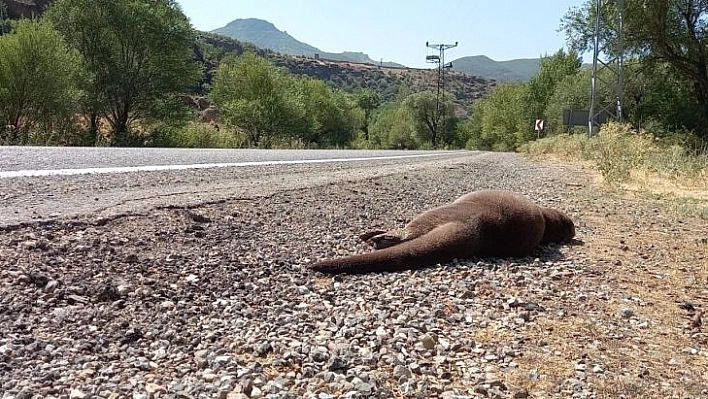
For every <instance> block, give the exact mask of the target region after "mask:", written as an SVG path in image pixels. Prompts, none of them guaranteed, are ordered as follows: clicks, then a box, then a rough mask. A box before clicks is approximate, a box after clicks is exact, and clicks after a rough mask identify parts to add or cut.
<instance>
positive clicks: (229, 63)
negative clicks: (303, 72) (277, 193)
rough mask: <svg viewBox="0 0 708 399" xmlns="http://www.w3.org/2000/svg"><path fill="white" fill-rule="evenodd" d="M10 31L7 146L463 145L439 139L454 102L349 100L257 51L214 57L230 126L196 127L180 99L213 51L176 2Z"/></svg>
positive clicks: (83, 7) (75, 3)
mask: <svg viewBox="0 0 708 399" xmlns="http://www.w3.org/2000/svg"><path fill="white" fill-rule="evenodd" d="M1 5H2V4H1V2H0V6H1ZM3 22H4V23H3V25H2V26H3V27H7V29H6V30H4V31H3V33H4V34H2V35H0V54H2V57H0V144H2V143H5V144H60V143H64V144H83V145H98V144H100V145H117V146H128V145H129V146H135V145H150V144H152V145H185V144H186V145H242V146H254V147H271V146H293V145H296V146H304V147H310V148H314V147H351V146H358V147H378V148H419V147H435V146H439V145H445V146H450V145H453V140H451V136H452V135H451V134H450V132H454V121H452V120H450V121H449V122H450V123H448V124H445V126H446V127H447V131H444V132H440V133H439V132H438V130H439V129H437V128H436V127H435V126H433V125H431V123H430V121H432V120H438V119H440V117H441V116H442V117H443V118H444V119H445V120H448V119H451V117H452V102H451V100H450V99H449V98H447V99H445V101H444V102H443V104H442V106H440V107H438V106H437V105H436V101H435V98H434V96H433V95H431V93H429V92H423V93H407V92H406V91H405V90H402V93H405V94H401V95H400V96H399V99H398V100H397V101H396V102H394V103H391V104H382V101H381V98H380V96H379V95H378V94H377V93H376V92H375V91H373V90H370V89H364V90H358V91H356V92H354V93H347V92H345V91H343V90H340V89H336V88H334V87H332V86H330V85H329V84H327V83H325V82H324V81H321V80H317V79H312V78H305V77H297V76H295V75H292V74H291V73H289V72H287V71H286V70H284V69H280V68H277V67H275V66H274V65H273V64H272V63H271V62H270V61H268V60H267V59H265V58H263V57H261V56H259V55H257V54H256V53H254V52H246V53H244V54H241V55H240V56H235V55H226V56H224V55H223V54H215V57H216V58H218V59H219V60H220V65H219V67H218V69H217V71H216V73H215V76H214V79H213V81H212V83H211V86H210V87H208V96H209V99H210V100H211V102H212V104H214V105H215V106H216V107H217V108H218V110H219V114H220V119H221V120H220V121H219V123H218V125H215V126H213V125H205V126H201V127H199V128H197V129H195V128H194V123H193V122H191V121H194V120H195V119H196V114H195V113H196V111H190V109H189V108H187V107H186V106H185V104H184V103H183V102H182V101H180V95H182V94H185V93H189V92H190V90H193V89H194V88H195V87H197V85H198V82H200V81H201V80H203V79H202V77H203V74H204V73H206V72H207V71H205V70H204V69H203V68H202V67H200V64H199V63H197V62H196V61H195V54H196V53H199V54H201V53H203V52H204V51H212V50H214V49H210V47H209V46H199V45H198V44H196V43H197V42H196V35H195V31H194V30H193V29H192V27H191V26H190V24H189V21H188V19H187V18H186V16H185V15H184V14H183V13H182V12H181V10H180V8H179V6H178V5H177V3H176V2H175V1H173V0H160V1H154V0H58V1H56V2H54V4H53V5H52V6H51V7H50V8H49V9H48V10H47V11H46V12H45V13H44V15H43V16H42V17H41V18H38V19H32V20H22V21H7V23H5V21H3ZM217 50H218V49H217ZM201 55H202V56H203V55H204V54H201ZM200 89H201V88H200ZM441 112H442V113H443V114H441V115H438V114H440V113H441ZM387 125H392V126H395V127H394V128H393V129H388V128H386V127H385V126H387ZM185 135H187V136H189V135H199V136H205V137H186V138H185V137H184V136H185ZM218 135H220V136H222V137H223V136H225V135H230V136H233V137H232V138H229V139H223V140H220V141H218V142H217V141H216V140H214V139H213V137H212V136H218ZM206 136H209V137H206Z"/></svg>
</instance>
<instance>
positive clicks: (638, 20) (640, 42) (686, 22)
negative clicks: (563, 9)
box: [562, 0, 708, 134]
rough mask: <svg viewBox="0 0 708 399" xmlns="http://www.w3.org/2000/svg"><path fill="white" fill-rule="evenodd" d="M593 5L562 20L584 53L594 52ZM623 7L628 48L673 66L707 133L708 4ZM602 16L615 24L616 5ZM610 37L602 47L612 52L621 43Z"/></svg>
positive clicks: (649, 0) (678, 0)
mask: <svg viewBox="0 0 708 399" xmlns="http://www.w3.org/2000/svg"><path fill="white" fill-rule="evenodd" d="M594 3H595V2H594V1H587V2H586V3H585V4H584V5H583V6H582V7H580V8H575V9H572V10H571V11H569V12H568V13H567V14H566V16H565V17H564V18H563V22H562V29H563V30H565V32H566V35H567V37H568V42H569V45H570V46H571V47H572V48H574V49H576V50H578V51H581V52H582V51H584V50H587V49H589V48H590V47H591V39H592V37H593V35H592V34H593V29H594V27H593V26H594V25H593V21H594V19H595V15H596V11H595V7H594ZM624 4H625V13H624V16H625V18H624V19H625V21H624V22H625V23H624V32H623V33H624V42H625V47H626V48H627V49H628V50H629V51H630V53H631V54H633V55H635V56H637V57H640V58H642V59H645V60H650V61H654V62H658V63H666V64H667V65H670V66H671V68H672V70H673V71H674V72H675V73H676V74H677V75H678V76H679V78H680V79H681V80H684V81H685V82H687V83H688V87H690V89H691V90H692V93H693V96H694V98H695V101H696V104H697V106H698V110H699V115H698V118H697V119H696V120H695V122H694V125H695V126H696V127H700V128H702V129H703V131H704V134H708V132H707V131H706V129H705V125H706V122H708V35H706V31H707V29H708V1H706V0H625V1H624ZM601 12H602V13H603V16H604V17H605V19H606V20H613V19H614V18H612V16H614V15H616V13H617V10H616V9H615V8H614V3H612V2H611V3H609V4H608V5H607V6H606V7H605V8H604V9H603V10H601ZM609 32H610V31H609V30H607V31H606V32H605V33H604V34H603V35H602V37H601V44H602V45H603V48H607V49H608V52H610V53H613V52H616V49H617V45H616V43H617V41H616V36H615V35H612V34H611V33H609Z"/></svg>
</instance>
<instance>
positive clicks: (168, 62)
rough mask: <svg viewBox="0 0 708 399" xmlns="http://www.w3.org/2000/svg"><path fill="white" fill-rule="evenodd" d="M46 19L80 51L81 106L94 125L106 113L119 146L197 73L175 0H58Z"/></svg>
mask: <svg viewBox="0 0 708 399" xmlns="http://www.w3.org/2000/svg"><path fill="white" fill-rule="evenodd" d="M47 18H48V19H49V20H50V21H52V23H53V24H54V26H55V27H56V28H57V29H58V30H59V31H61V32H62V33H63V34H64V36H65V37H66V39H67V41H68V42H69V43H70V44H71V45H72V46H74V47H75V48H76V49H78V50H79V52H80V53H81V55H82V58H83V62H84V64H85V66H86V68H87V70H88V71H89V74H90V78H89V79H88V80H87V82H86V86H85V88H84V92H85V98H84V99H83V106H84V108H85V110H86V112H87V113H89V114H90V119H91V122H92V124H95V118H96V116H97V115H98V114H103V115H104V116H105V117H106V119H107V120H108V122H109V124H110V125H111V128H112V130H113V142H114V143H115V144H118V145H126V144H132V143H133V141H134V139H135V137H133V136H132V135H131V124H132V123H133V122H134V121H136V120H137V119H139V118H142V117H147V116H150V115H151V110H153V109H154V108H155V107H154V103H155V102H156V101H161V100H164V99H165V98H166V97H174V94H176V93H179V92H183V91H186V90H188V89H189V87H191V86H192V85H193V84H194V82H196V80H197V78H198V76H199V69H198V67H197V65H196V63H194V62H193V61H192V46H193V44H194V32H193V30H192V28H191V26H190V24H189V20H188V19H187V17H186V16H185V15H184V14H183V13H182V12H181V10H180V9H179V7H178V5H177V3H176V2H175V1H174V0H59V1H57V2H56V3H55V4H54V5H53V6H52V7H51V8H50V9H49V11H48V12H47ZM93 127H94V128H95V126H93Z"/></svg>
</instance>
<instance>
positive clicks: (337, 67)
mask: <svg viewBox="0 0 708 399" xmlns="http://www.w3.org/2000/svg"><path fill="white" fill-rule="evenodd" d="M198 40H199V43H198V45H197V46H196V47H197V48H198V49H202V51H201V53H198V54H197V57H198V59H199V60H200V61H201V62H203V63H204V65H205V69H206V70H207V74H206V77H205V81H204V82H203V84H202V87H206V86H207V85H208V83H210V81H211V77H212V76H213V71H214V70H215V69H216V68H217V67H218V60H219V59H221V58H223V56H225V55H226V54H229V53H232V54H236V55H239V54H241V53H243V51H245V50H246V49H250V50H251V51H254V50H255V51H257V52H258V53H259V54H260V55H261V56H264V57H266V58H268V59H270V60H271V61H273V63H275V64H276V65H277V66H280V67H283V68H285V69H287V70H288V71H290V72H291V73H293V74H296V75H305V76H310V77H314V78H318V79H322V80H324V81H327V82H329V83H331V84H332V85H333V86H335V87H339V88H342V89H344V90H347V91H354V90H356V89H360V88H369V89H373V90H375V91H377V92H378V93H379V94H380V95H381V96H382V97H383V98H384V100H393V99H394V98H395V97H396V95H397V94H398V92H399V90H400V89H401V88H402V87H407V88H408V89H410V90H411V91H420V90H425V89H431V90H435V89H436V85H437V71H436V70H431V69H414V68H393V67H385V66H377V65H372V64H362V63H354V62H345V61H335V60H327V59H322V58H318V59H317V58H312V57H302V56H300V57H295V56H290V55H283V54H279V53H275V52H272V51H266V50H262V49H256V48H255V47H253V46H252V45H251V44H244V43H241V42H239V41H237V40H234V39H231V38H228V37H225V36H221V35H215V34H211V33H201V34H200V35H199V39H198ZM215 53H216V55H214V54H215ZM494 86H495V82H494V81H492V80H485V79H482V78H480V77H477V76H473V75H468V74H464V73H461V72H455V71H452V72H450V71H448V72H447V73H446V79H445V89H446V91H448V92H450V93H452V94H453V95H454V96H455V102H456V104H457V105H458V111H459V112H462V111H463V110H464V109H465V108H467V107H468V106H469V105H470V104H471V103H472V101H474V100H475V99H477V98H480V97H483V96H484V95H486V94H487V93H488V92H489V91H490V90H491V88H493V87H494Z"/></svg>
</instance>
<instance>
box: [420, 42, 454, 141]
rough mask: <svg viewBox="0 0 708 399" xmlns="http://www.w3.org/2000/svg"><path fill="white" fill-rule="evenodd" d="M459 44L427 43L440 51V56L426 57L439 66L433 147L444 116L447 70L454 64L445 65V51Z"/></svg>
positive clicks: (427, 45)
mask: <svg viewBox="0 0 708 399" xmlns="http://www.w3.org/2000/svg"><path fill="white" fill-rule="evenodd" d="M457 43H458V42H455V44H430V43H429V42H425V46H426V47H429V48H433V49H436V50H438V54H430V55H427V56H426V57H425V61H426V62H428V63H432V64H437V66H438V82H437V93H436V95H435V120H434V126H433V129H434V131H433V132H432V133H433V145H435V144H436V143H435V141H436V140H435V138H436V136H437V133H438V126H439V124H440V117H441V116H442V111H441V106H442V101H440V95H441V93H442V96H443V97H444V96H445V70H446V69H450V68H452V62H450V63H447V64H446V63H445V50H449V49H451V48H453V47H457ZM444 123H445V120H444V119H443V130H444V128H445V126H444Z"/></svg>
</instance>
